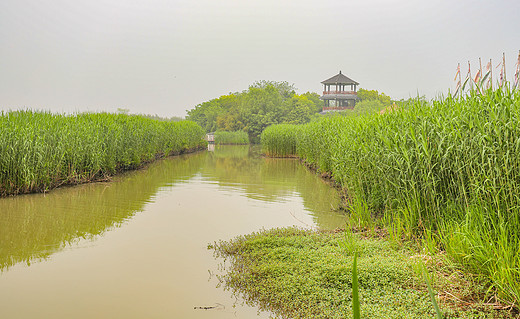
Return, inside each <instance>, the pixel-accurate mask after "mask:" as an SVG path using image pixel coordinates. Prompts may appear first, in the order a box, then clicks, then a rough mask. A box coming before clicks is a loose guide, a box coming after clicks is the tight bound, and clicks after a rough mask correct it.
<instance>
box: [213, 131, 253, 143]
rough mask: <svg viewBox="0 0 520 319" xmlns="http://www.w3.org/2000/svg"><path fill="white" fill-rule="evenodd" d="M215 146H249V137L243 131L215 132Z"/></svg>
mask: <svg viewBox="0 0 520 319" xmlns="http://www.w3.org/2000/svg"><path fill="white" fill-rule="evenodd" d="M215 144H217V145H223V144H236V145H243V144H249V136H248V135H247V133H246V132H244V131H234V132H230V131H216V132H215Z"/></svg>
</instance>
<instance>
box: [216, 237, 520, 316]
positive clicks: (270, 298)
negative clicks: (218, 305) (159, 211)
mask: <svg viewBox="0 0 520 319" xmlns="http://www.w3.org/2000/svg"><path fill="white" fill-rule="evenodd" d="M210 248H213V249H215V254H216V256H219V257H223V258H225V259H226V260H227V262H226V263H225V264H226V267H227V268H226V269H227V273H226V274H225V275H223V276H222V277H220V280H221V282H222V283H223V284H224V286H225V287H227V288H228V289H231V290H232V291H233V292H234V293H235V294H237V295H241V296H243V297H244V298H245V300H246V302H247V303H249V304H255V305H258V306H259V307H260V308H261V309H262V310H269V311H271V312H273V313H275V314H276V315H277V316H278V317H280V318H351V317H352V263H353V259H354V253H355V252H357V253H358V255H359V257H358V260H357V270H358V271H357V272H358V278H359V295H360V302H361V318H385V319H388V318H434V317H435V315H436V314H435V309H434V306H433V304H432V301H431V299H430V297H429V296H428V290H427V287H426V283H425V281H424V279H423V277H422V274H421V269H422V265H423V263H424V262H425V263H426V264H427V265H428V267H429V268H430V269H432V266H435V267H433V268H435V269H437V271H434V272H433V274H431V275H430V276H431V277H432V280H433V287H434V290H436V291H437V292H439V291H441V292H443V293H441V294H439V295H438V296H440V297H441V298H440V299H441V300H440V301H441V302H440V305H441V309H442V312H443V314H444V317H445V318H509V317H511V316H512V315H511V314H510V313H508V312H507V311H501V312H499V311H494V310H492V309H491V308H489V306H485V305H484V304H478V303H473V302H471V300H472V299H473V296H474V295H475V294H483V293H484V291H483V288H482V287H480V286H477V285H475V284H472V283H471V282H470V281H466V280H464V278H460V277H458V276H457V273H452V274H450V275H443V273H442V272H439V271H438V270H439V269H444V267H445V266H442V267H440V266H439V263H438V260H435V261H434V259H432V258H430V257H425V256H420V255H414V253H413V250H409V249H407V248H405V247H404V246H402V245H395V244H392V243H391V242H389V241H386V240H381V239H379V238H368V237H366V236H362V235H361V234H359V233H358V234H352V233H351V232H316V231H309V230H299V229H296V228H285V229H274V230H268V231H261V232H259V233H254V234H251V235H247V236H242V237H238V238H236V239H234V240H231V241H227V242H223V241H221V242H219V243H215V244H214V245H211V246H210ZM444 271H449V270H447V269H444ZM447 296H450V297H449V298H448V297H447ZM477 299H478V298H477ZM486 307H488V308H486Z"/></svg>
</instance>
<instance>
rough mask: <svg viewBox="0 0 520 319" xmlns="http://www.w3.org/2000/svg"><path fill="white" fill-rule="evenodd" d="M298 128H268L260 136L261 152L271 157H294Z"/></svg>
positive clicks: (290, 125)
mask: <svg viewBox="0 0 520 319" xmlns="http://www.w3.org/2000/svg"><path fill="white" fill-rule="evenodd" d="M299 128H300V126H299V125H293V124H278V125H272V126H268V127H267V128H266V129H265V130H264V131H263V132H262V135H261V136H260V143H261V144H262V152H264V153H265V154H266V155H268V156H272V157H290V156H295V155H296V141H297V139H298V135H299Z"/></svg>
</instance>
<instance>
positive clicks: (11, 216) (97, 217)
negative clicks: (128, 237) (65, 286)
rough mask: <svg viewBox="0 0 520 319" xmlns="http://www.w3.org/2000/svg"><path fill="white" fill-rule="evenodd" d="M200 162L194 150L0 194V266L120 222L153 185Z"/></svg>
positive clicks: (184, 174) (178, 177)
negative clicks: (120, 170) (72, 182)
mask: <svg viewBox="0 0 520 319" xmlns="http://www.w3.org/2000/svg"><path fill="white" fill-rule="evenodd" d="M202 164H203V157H201V156H200V155H199V156H192V157H190V156H180V157H178V158H176V159H175V161H171V160H164V161H160V162H157V163H154V164H153V165H151V166H150V167H149V168H147V169H146V170H141V171H134V172H129V173H127V174H124V175H123V176H119V177H117V179H115V180H114V181H113V182H108V183H94V184H88V185H80V186H75V187H66V188H62V189H57V190H54V191H52V192H50V193H48V194H31V195H21V196H16V197H9V198H2V199H0V269H2V270H5V269H6V268H8V267H10V266H12V265H14V264H16V263H19V262H25V263H27V264H30V263H31V261H33V260H38V259H44V258H46V257H48V256H49V255H51V254H52V253H54V252H56V251H58V250H60V249H62V248H63V247H64V246H66V245H67V244H70V243H73V242H76V241H77V240H79V239H82V238H92V237H94V236H97V235H101V234H103V233H104V232H106V231H107V230H109V229H111V228H113V227H118V226H120V225H121V224H122V223H123V222H124V221H125V220H127V219H129V218H131V217H132V216H134V214H135V213H136V212H139V211H141V210H142V209H143V206H144V205H145V204H146V203H147V202H149V201H150V200H151V199H152V198H153V197H154V195H155V194H156V193H157V190H158V189H159V188H161V187H166V186H171V185H173V184H175V183H178V182H180V181H187V180H189V179H190V178H191V177H193V176H194V175H195V174H196V173H197V172H198V171H199V170H200V168H201V165H202Z"/></svg>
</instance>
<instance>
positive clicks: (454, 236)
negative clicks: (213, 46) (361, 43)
mask: <svg viewBox="0 0 520 319" xmlns="http://www.w3.org/2000/svg"><path fill="white" fill-rule="evenodd" d="M519 120H520V91H518V90H512V89H509V88H507V87H504V88H501V89H498V90H494V91H492V90H488V91H486V92H484V94H478V93H476V92H473V93H471V94H469V95H468V96H465V97H457V98H455V97H452V96H448V97H446V98H442V99H438V100H434V101H432V102H426V101H424V100H419V99H418V100H415V101H412V102H411V103H409V104H407V105H405V106H404V107H402V108H401V109H400V110H398V111H394V112H390V113H386V114H384V115H379V114H372V115H365V116H360V117H356V118H353V117H331V118H324V119H322V120H320V121H317V122H312V123H309V124H306V125H303V126H300V127H298V128H297V130H298V134H297V139H296V150H295V152H294V155H297V156H299V157H300V158H301V159H302V160H304V161H305V162H307V163H308V164H309V165H312V166H315V167H316V168H317V169H318V170H320V171H322V172H329V173H330V174H331V175H332V177H333V178H334V179H335V181H336V182H337V183H339V184H340V185H341V186H342V187H343V188H345V189H346V190H347V193H348V196H349V205H348V207H349V211H350V220H351V223H353V224H357V225H361V226H373V225H375V224H377V223H379V224H381V225H383V226H385V227H386V229H387V230H388V232H389V234H390V236H391V237H393V238H395V239H398V240H401V239H408V240H413V241H417V242H420V243H421V244H422V247H423V248H426V249H428V250H429V251H430V252H431V253H438V252H440V251H442V252H443V253H446V256H447V258H448V260H449V261H450V262H452V263H454V265H456V267H458V268H460V269H462V270H464V272H465V273H468V274H469V273H470V274H473V275H475V276H476V277H477V279H478V280H479V282H481V283H484V284H485V285H486V286H487V287H488V288H489V291H490V294H492V295H495V298H494V300H500V301H502V302H506V303H509V304H511V305H514V304H518V303H519V302H520V254H518V253H517V252H518V250H519V249H520V208H519V207H520V196H518V194H520V157H519V156H518V154H519V152H520V125H518V123H519ZM272 130H275V129H274V128H273V129H272ZM281 131H283V130H281ZM270 133H272V132H270ZM266 134H267V133H266ZM270 139H276V137H273V136H271V137H270ZM285 139H286V136H285V134H280V138H279V143H278V144H277V143H275V142H271V144H272V145H284V143H285V142H284V141H285ZM264 147H266V148H267V152H272V153H279V152H280V151H279V150H277V149H276V147H280V146H274V147H270V146H269V145H268V144H267V143H266V144H265V145H264ZM374 217H376V218H374Z"/></svg>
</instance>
